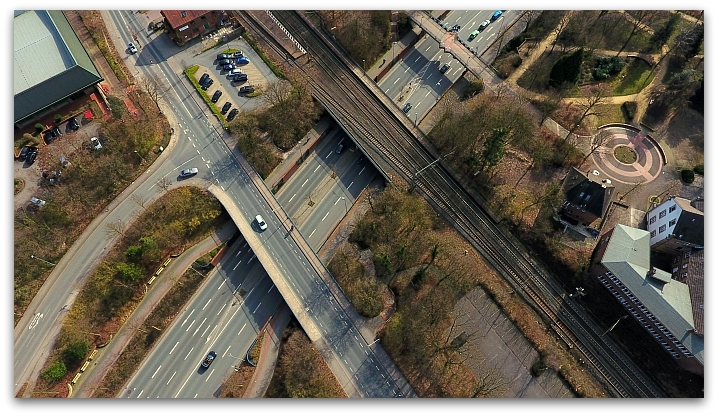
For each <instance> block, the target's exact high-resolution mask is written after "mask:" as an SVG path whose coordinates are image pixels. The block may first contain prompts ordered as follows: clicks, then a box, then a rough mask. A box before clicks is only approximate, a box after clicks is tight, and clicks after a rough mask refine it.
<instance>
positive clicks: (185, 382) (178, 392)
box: [157, 374, 192, 398]
mask: <svg viewBox="0 0 718 416" xmlns="http://www.w3.org/2000/svg"><path fill="white" fill-rule="evenodd" d="M190 377H192V374H190V375H188V376H187V380H185V381H184V383H182V387H180V389H179V390H178V391H177V394H175V398H177V396H179V394H180V392H181V391H182V389H183V388H184V386H185V384H187V382H188V381H189V378H190ZM157 397H160V396H157Z"/></svg>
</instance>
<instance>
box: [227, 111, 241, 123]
mask: <svg viewBox="0 0 718 416" xmlns="http://www.w3.org/2000/svg"><path fill="white" fill-rule="evenodd" d="M237 113H239V110H237V109H236V108H233V109H232V111H230V112H229V114H227V121H232V120H234V118H235V117H237Z"/></svg>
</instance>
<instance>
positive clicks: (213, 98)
mask: <svg viewBox="0 0 718 416" xmlns="http://www.w3.org/2000/svg"><path fill="white" fill-rule="evenodd" d="M221 96H222V91H220V90H217V91H215V92H214V95H212V102H213V103H216V102H217V101H219V97H221Z"/></svg>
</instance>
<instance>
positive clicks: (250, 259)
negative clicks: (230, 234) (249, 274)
mask: <svg viewBox="0 0 718 416" xmlns="http://www.w3.org/2000/svg"><path fill="white" fill-rule="evenodd" d="M255 257H257V256H255V255H254V254H252V257H250V258H249V260H247V264H249V263H251V262H252V260H254V258H255Z"/></svg>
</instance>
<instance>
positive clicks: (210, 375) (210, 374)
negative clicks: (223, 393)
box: [204, 368, 214, 383]
mask: <svg viewBox="0 0 718 416" xmlns="http://www.w3.org/2000/svg"><path fill="white" fill-rule="evenodd" d="M212 374H214V368H213V369H212V371H210V372H209V375H208V376H207V378H206V379H205V380H204V382H205V383H206V382H208V381H209V378H210V377H212Z"/></svg>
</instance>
